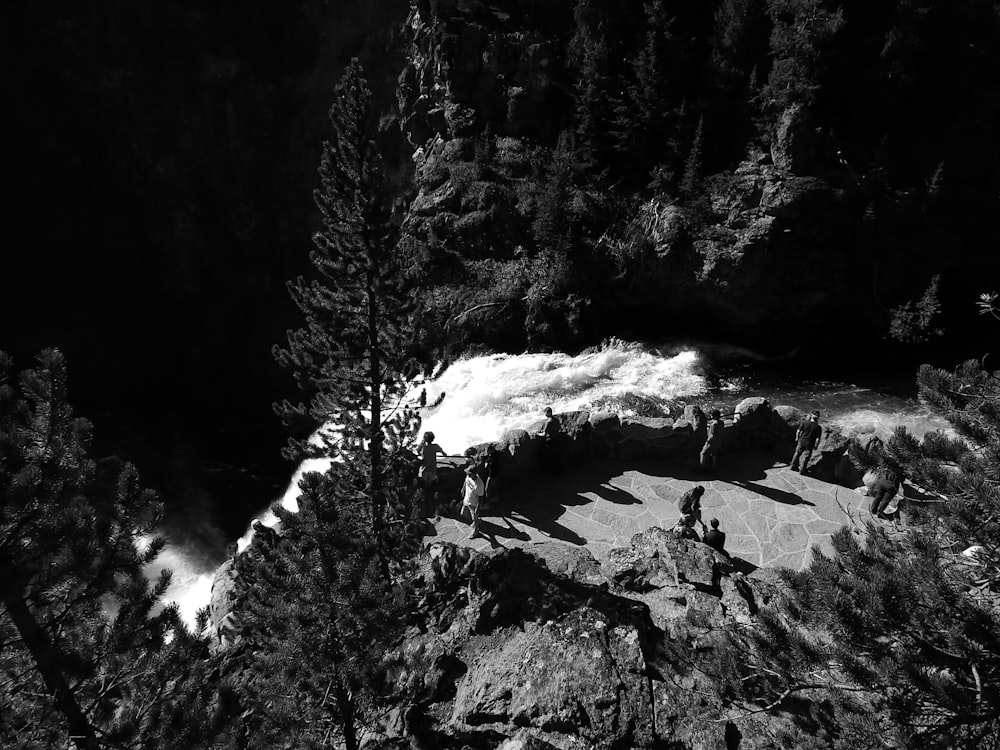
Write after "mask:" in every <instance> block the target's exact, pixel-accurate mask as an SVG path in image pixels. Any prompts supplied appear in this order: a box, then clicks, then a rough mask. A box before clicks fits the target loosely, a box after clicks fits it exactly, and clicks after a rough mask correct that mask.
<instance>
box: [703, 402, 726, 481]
mask: <svg viewBox="0 0 1000 750" xmlns="http://www.w3.org/2000/svg"><path fill="white" fill-rule="evenodd" d="M709 417H711V418H710V419H709V420H708V434H707V436H706V437H705V445H703V446H702V448H701V455H700V456H699V457H698V460H699V463H700V464H701V468H703V469H714V468H715V463H716V460H717V459H718V456H719V444H720V443H721V442H722V431H723V429H725V426H726V425H725V423H724V422H723V421H722V414H721V413H720V412H719V410H718V409H712V413H711V414H709Z"/></svg>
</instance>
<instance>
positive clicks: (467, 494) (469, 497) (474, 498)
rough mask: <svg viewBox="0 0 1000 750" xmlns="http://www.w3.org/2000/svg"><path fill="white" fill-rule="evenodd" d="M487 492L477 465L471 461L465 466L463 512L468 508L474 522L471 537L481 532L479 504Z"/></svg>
mask: <svg viewBox="0 0 1000 750" xmlns="http://www.w3.org/2000/svg"><path fill="white" fill-rule="evenodd" d="M485 492H486V487H485V486H484V485H483V480H482V479H480V478H479V474H477V473H476V467H475V465H474V464H471V463H470V464H469V465H468V466H466V467H465V484H464V485H463V487H462V513H465V511H466V510H468V511H469V517H470V518H471V522H472V532H471V533H470V534H469V539H472V538H473V537H474V536H477V535H478V534H479V504H480V503H481V502H482V499H483V494H484V493H485Z"/></svg>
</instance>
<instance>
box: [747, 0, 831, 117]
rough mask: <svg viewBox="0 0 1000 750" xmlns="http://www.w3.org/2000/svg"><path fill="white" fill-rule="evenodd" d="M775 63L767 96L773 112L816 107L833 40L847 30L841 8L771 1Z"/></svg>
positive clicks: (820, 1)
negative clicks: (840, 32) (828, 50)
mask: <svg viewBox="0 0 1000 750" xmlns="http://www.w3.org/2000/svg"><path fill="white" fill-rule="evenodd" d="M768 11H769V14H770V17H771V22H772V24H773V29H772V31H771V55H772V58H773V63H772V66H771V72H770V75H769V76H768V81H767V86H766V87H765V89H764V92H763V94H764V97H765V98H766V99H767V101H768V106H769V108H770V109H771V110H772V111H773V112H781V111H782V110H784V109H785V108H786V107H788V106H790V105H792V104H807V105H808V104H813V103H814V100H815V98H816V95H817V92H818V91H819V88H820V76H821V74H822V72H823V70H824V66H825V63H826V58H825V55H826V52H827V49H828V47H829V43H830V40H831V39H832V38H833V37H834V35H835V34H836V33H837V32H838V31H839V30H840V29H841V28H842V27H843V25H844V16H843V12H842V11H841V10H840V9H839V8H831V4H830V3H829V2H827V0H768Z"/></svg>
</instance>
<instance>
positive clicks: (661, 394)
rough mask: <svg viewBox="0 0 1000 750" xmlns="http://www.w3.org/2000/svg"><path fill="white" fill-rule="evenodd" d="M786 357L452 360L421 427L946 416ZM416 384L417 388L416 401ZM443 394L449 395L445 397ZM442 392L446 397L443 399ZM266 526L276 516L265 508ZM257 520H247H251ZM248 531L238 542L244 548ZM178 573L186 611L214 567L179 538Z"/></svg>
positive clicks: (734, 352) (883, 422)
mask: <svg viewBox="0 0 1000 750" xmlns="http://www.w3.org/2000/svg"><path fill="white" fill-rule="evenodd" d="M775 372H781V364H780V363H777V365H775V363H773V362H771V363H765V360H764V358H762V357H758V356H757V355H755V354H754V353H753V352H749V351H747V350H743V349H738V348H735V347H726V346H720V345H709V344H703V343H697V342H692V343H686V344H670V345H663V346H651V345H645V344H637V343H632V342H625V341H620V340H615V339H613V340H610V341H608V342H606V343H605V344H603V345H602V346H600V347H596V348H594V349H590V350H587V351H585V352H582V353H580V354H574V355H570V354H564V353H561V352H549V353H541V354H493V355H483V356H476V357H468V358H465V359H461V360H458V361H456V362H454V363H452V364H450V365H449V366H448V367H447V368H446V369H445V370H444V371H443V372H441V374H440V375H439V376H438V377H437V378H435V379H434V380H433V381H432V382H429V383H426V384H424V385H423V386H422V387H423V388H425V389H426V403H428V404H436V405H435V406H432V407H424V408H422V409H421V416H422V419H423V424H422V429H423V430H425V431H426V430H430V431H433V432H434V433H435V436H436V441H437V442H438V443H439V444H440V445H441V446H442V447H443V448H444V450H445V451H446V452H447V453H449V454H454V455H457V454H461V453H462V452H463V451H464V450H465V448H467V447H468V446H470V445H474V444H477V443H483V442H489V441H491V440H496V439H499V438H500V437H501V436H502V435H503V433H504V432H506V431H508V430H511V429H517V428H520V429H526V428H528V427H530V426H531V425H532V424H534V423H537V422H539V421H541V419H542V410H543V409H544V408H545V407H546V406H550V407H552V409H553V411H555V412H556V413H559V412H568V411H578V410H590V411H611V412H615V413H618V414H621V415H625V416H669V415H673V416H677V415H678V414H679V413H680V412H681V411H682V410H683V407H684V406H685V405H687V404H691V403H697V404H700V405H702V406H703V407H704V408H706V409H707V408H713V407H718V408H720V409H722V411H723V412H724V413H725V412H726V411H727V410H728V411H731V410H732V408H733V407H735V405H736V404H737V403H739V401H741V400H742V399H743V398H746V397H748V396H762V397H765V398H768V399H769V400H770V402H771V403H772V404H773V405H779V404H787V405H790V406H796V407H799V408H801V409H807V410H811V409H819V410H820V411H821V412H822V413H823V416H822V420H821V421H822V422H823V423H824V424H828V425H829V424H832V425H836V426H838V427H840V428H841V429H842V430H844V432H845V433H847V434H861V433H866V432H871V433H875V434H878V435H880V436H881V437H883V438H886V437H888V435H889V434H890V433H891V431H892V429H893V427H895V426H896V425H903V426H905V427H906V428H907V429H908V430H910V431H911V432H912V433H914V434H916V435H917V436H921V435H923V434H924V433H925V432H927V431H929V430H937V429H946V428H947V424H946V423H945V422H944V421H943V420H941V419H940V418H938V417H935V416H934V415H933V414H931V412H930V411H929V409H927V408H926V407H925V406H923V405H922V404H920V403H918V402H916V401H915V400H913V399H909V398H905V397H902V396H898V395H891V394H886V393H883V392H879V391H876V390H872V389H869V388H864V387H859V386H857V385H853V384H851V383H846V382H834V381H828V380H815V381H812V380H809V379H808V378H801V379H798V380H789V379H788V378H785V377H781V378H776V377H774V373H775ZM419 390H420V388H416V389H415V391H414V401H415V400H416V397H417V395H418V394H419ZM442 394H443V398H442ZM439 398H441V401H440V403H437V402H438V399H439ZM326 465H327V464H326V462H324V461H323V460H311V461H307V462H304V463H303V464H302V465H300V466H299V467H298V469H297V470H296V472H295V474H294V476H293V477H292V478H291V480H290V482H289V485H288V487H287V489H286V491H285V492H284V493H283V495H282V496H281V497H280V498H276V501H277V502H280V503H281V505H283V506H284V507H285V508H287V509H289V510H291V511H297V510H298V505H297V497H298V482H299V480H300V479H301V477H302V474H303V473H305V472H307V471H322V470H323V469H324V468H325V466H326ZM253 520H256V521H260V523H262V524H264V525H265V526H273V525H274V524H275V523H276V521H277V519H276V517H275V515H274V513H273V512H271V511H265V512H264V513H263V514H261V515H260V516H258V518H256V519H253ZM253 520H252V521H251V525H252V523H253ZM251 537H252V530H251V528H248V530H247V533H246V534H244V535H243V537H242V538H241V539H240V540H239V542H238V546H239V548H240V549H243V548H245V547H246V545H247V544H249V541H250V539H251ZM164 560H165V561H166V563H165V564H166V565H167V567H170V568H172V569H173V570H174V571H175V585H174V586H173V587H172V589H171V591H170V592H169V594H168V597H167V598H174V599H176V600H177V601H178V602H179V603H180V606H181V609H182V611H183V613H184V615H185V618H186V619H188V620H189V621H193V619H194V613H195V612H196V610H197V609H198V608H199V607H201V606H204V604H206V603H207V601H208V594H209V589H210V585H211V576H212V571H211V569H208V568H206V563H205V560H204V559H203V558H201V557H199V554H198V550H197V549H194V548H190V549H189V548H187V547H185V546H184V544H183V543H181V544H178V545H173V546H171V547H169V548H168V550H167V552H166V553H165V557H164Z"/></svg>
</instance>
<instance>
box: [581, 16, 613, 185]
mask: <svg viewBox="0 0 1000 750" xmlns="http://www.w3.org/2000/svg"><path fill="white" fill-rule="evenodd" d="M601 12H602V11H601V10H600V9H598V8H597V7H596V5H595V3H594V0H578V1H577V4H576V7H575V9H574V17H575V19H576V33H575V35H574V36H573V39H572V41H571V42H570V54H571V56H572V58H573V60H574V61H575V63H576V68H577V74H576V75H577V80H576V86H575V89H576V104H575V108H574V114H575V116H574V120H575V124H576V147H577V149H578V150H579V153H580V158H581V161H582V162H584V163H585V164H586V165H587V166H588V167H594V166H596V165H599V164H602V163H603V161H604V156H605V152H606V151H607V150H608V139H609V132H610V130H611V127H610V126H611V124H612V122H613V119H614V110H615V105H616V103H617V102H618V101H619V100H618V98H617V97H616V95H615V94H616V93H617V92H616V91H615V89H616V87H615V86H614V85H613V84H614V76H613V74H612V71H611V62H610V59H609V49H608V42H607V40H606V39H605V38H604V34H603V30H602V25H603V21H602V20H601Z"/></svg>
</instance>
